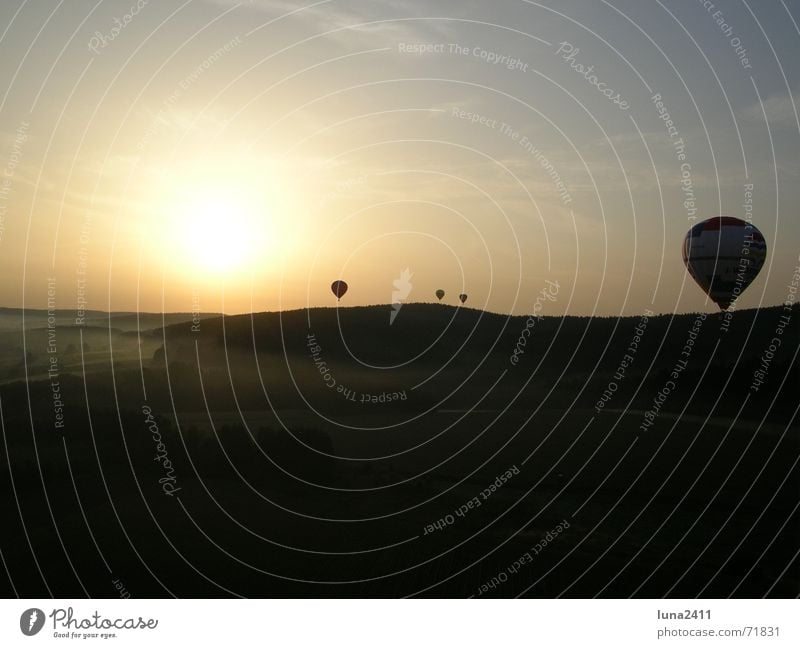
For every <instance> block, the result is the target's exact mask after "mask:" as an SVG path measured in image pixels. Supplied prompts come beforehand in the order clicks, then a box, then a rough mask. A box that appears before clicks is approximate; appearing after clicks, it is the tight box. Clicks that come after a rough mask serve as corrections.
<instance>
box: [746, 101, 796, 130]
mask: <svg viewBox="0 0 800 648" xmlns="http://www.w3.org/2000/svg"><path fill="white" fill-rule="evenodd" d="M765 113H766V116H767V122H768V123H769V125H770V128H791V129H795V128H800V121H798V115H800V94H794V95H788V94H775V95H771V96H769V97H767V98H766V99H765V100H764V101H763V109H762V104H760V103H755V104H752V105H750V106H747V107H746V108H745V109H744V110H742V118H743V119H745V120H747V121H749V122H763V121H764V114H765Z"/></svg>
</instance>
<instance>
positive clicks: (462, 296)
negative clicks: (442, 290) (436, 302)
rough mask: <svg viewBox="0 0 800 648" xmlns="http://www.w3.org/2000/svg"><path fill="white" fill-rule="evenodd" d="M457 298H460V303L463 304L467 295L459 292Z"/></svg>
mask: <svg viewBox="0 0 800 648" xmlns="http://www.w3.org/2000/svg"><path fill="white" fill-rule="evenodd" d="M458 298H459V299H460V300H461V303H462V304H463V303H464V302H465V301H467V296H466V295H465V294H464V293H461V294H460V295H459V296H458Z"/></svg>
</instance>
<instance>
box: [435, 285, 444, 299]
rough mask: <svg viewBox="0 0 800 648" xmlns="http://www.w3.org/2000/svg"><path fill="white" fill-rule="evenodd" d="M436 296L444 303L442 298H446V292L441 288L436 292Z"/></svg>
mask: <svg viewBox="0 0 800 648" xmlns="http://www.w3.org/2000/svg"><path fill="white" fill-rule="evenodd" d="M436 296H437V297H438V298H439V301H442V297H444V290H442V289H441V288H439V290H437V291H436Z"/></svg>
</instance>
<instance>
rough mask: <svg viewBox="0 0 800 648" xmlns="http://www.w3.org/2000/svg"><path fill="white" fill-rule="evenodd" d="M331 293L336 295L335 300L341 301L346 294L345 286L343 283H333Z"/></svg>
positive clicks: (338, 281)
mask: <svg viewBox="0 0 800 648" xmlns="http://www.w3.org/2000/svg"><path fill="white" fill-rule="evenodd" d="M331 292H333V294H334V295H336V299H337V300H338V299H341V298H342V297H344V294H345V293H346V292H347V284H346V283H345V282H344V281H340V280H337V281H334V282H333V283H332V284H331Z"/></svg>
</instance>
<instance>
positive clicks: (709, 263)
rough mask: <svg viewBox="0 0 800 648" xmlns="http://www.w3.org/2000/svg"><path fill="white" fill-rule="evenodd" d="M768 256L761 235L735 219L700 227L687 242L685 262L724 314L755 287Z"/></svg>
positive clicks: (713, 220)
mask: <svg viewBox="0 0 800 648" xmlns="http://www.w3.org/2000/svg"><path fill="white" fill-rule="evenodd" d="M766 256H767V244H766V242H765V241H764V237H763V235H762V234H761V232H759V231H758V229H757V228H756V227H755V226H754V225H753V224H752V223H747V222H745V221H743V220H740V219H738V218H733V217H732V216H719V217H717V218H709V219H708V220H705V221H703V222H702V223H698V224H697V225H695V226H694V227H692V229H690V230H689V231H688V232H687V233H686V238H685V239H684V241H683V262H684V263H685V264H686V267H687V269H688V270H689V274H691V275H692V278H693V279H694V280H695V281H696V282H697V283H698V285H699V286H700V287H701V288H702V289H703V290H704V291H705V292H706V293H707V294H708V296H709V297H711V299H712V300H713V301H714V302H715V303H716V304H717V306H719V307H720V309H721V310H726V309H727V308H728V307H729V306H730V305H731V304H732V303H733V302H734V301H735V300H736V298H737V297H739V295H740V294H742V293H743V292H744V290H745V289H746V288H747V287H748V286H749V285H750V284H751V283H752V281H753V279H755V278H756V276H757V275H758V272H759V270H761V266H763V265H764V259H765V258H766Z"/></svg>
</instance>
